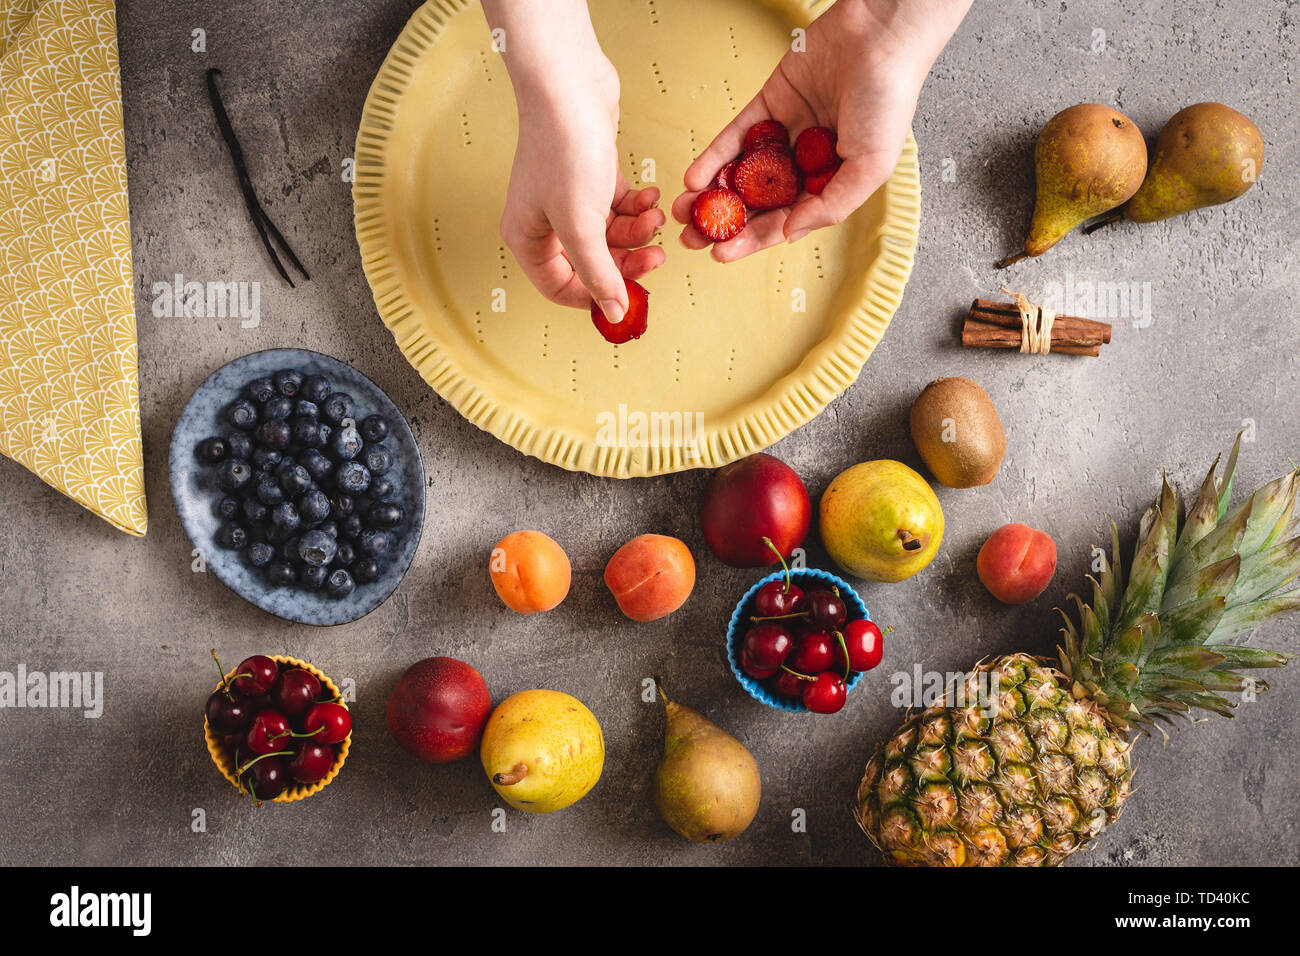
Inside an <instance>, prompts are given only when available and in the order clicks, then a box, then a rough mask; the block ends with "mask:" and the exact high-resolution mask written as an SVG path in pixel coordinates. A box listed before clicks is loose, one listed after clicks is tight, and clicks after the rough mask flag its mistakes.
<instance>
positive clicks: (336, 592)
mask: <svg viewBox="0 0 1300 956" xmlns="http://www.w3.org/2000/svg"><path fill="white" fill-rule="evenodd" d="M355 587H356V582H355V581H353V580H352V575H350V574H348V572H346V571H344V570H343V569H342V568H339V569H338V570H336V571H333V572H331V574H330V576H329V580H328V581H327V582H326V585H325V590H326V592H327V593H328V594H329V596H330V597H332V598H345V597H347V596H348V595H349V594H351V593H352V589H353V588H355Z"/></svg>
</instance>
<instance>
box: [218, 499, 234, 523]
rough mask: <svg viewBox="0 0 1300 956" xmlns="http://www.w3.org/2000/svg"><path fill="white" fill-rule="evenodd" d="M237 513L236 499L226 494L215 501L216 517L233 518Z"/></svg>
mask: <svg viewBox="0 0 1300 956" xmlns="http://www.w3.org/2000/svg"><path fill="white" fill-rule="evenodd" d="M237 514H239V501H238V499H235V498H231V497H229V496H227V497H225V498H222V499H221V500H220V501H218V502H217V517H219V518H233V517H234V516H235V515H237Z"/></svg>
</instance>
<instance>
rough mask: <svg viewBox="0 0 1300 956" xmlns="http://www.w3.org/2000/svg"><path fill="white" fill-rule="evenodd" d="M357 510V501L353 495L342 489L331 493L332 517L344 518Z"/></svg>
mask: <svg viewBox="0 0 1300 956" xmlns="http://www.w3.org/2000/svg"><path fill="white" fill-rule="evenodd" d="M355 510H356V502H355V501H353V500H352V496H351V495H349V494H345V493H344V492H342V491H336V492H334V494H332V495H330V517H331V518H338V519H343V518H346V517H348V516H349V515H351V514H352V512H353V511H355Z"/></svg>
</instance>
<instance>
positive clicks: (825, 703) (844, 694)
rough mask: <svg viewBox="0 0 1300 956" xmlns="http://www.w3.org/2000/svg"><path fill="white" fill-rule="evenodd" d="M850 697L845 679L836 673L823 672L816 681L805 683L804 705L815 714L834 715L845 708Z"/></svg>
mask: <svg viewBox="0 0 1300 956" xmlns="http://www.w3.org/2000/svg"><path fill="white" fill-rule="evenodd" d="M848 696H849V690H848V687H847V686H846V685H845V683H844V678H842V677H840V676H839V675H838V674H836V673H835V672H834V671H822V672H821V673H820V674H818V675H817V679H816V680H815V681H810V682H805V683H804V688H803V705H804V706H805V707H807V708H808V709H809V710H811V711H812V712H813V713H814V714H833V713H835V712H836V711H838V710H839V709H840V708H841V707H843V706H844V701H845V700H847V699H848Z"/></svg>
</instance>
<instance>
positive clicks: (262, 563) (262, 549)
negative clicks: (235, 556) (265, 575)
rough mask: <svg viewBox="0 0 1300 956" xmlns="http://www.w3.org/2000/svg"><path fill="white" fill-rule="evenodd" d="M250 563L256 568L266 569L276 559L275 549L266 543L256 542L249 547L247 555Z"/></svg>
mask: <svg viewBox="0 0 1300 956" xmlns="http://www.w3.org/2000/svg"><path fill="white" fill-rule="evenodd" d="M246 557H247V558H248V563H249V564H251V565H252V566H253V567H255V568H264V567H266V566H267V565H268V564H270V563H271V559H272V558H274V557H275V548H273V547H271V546H270V545H269V544H267V543H266V542H265V541H254V542H253V543H252V544H250V545H249V546H248V553H247V555H246Z"/></svg>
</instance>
